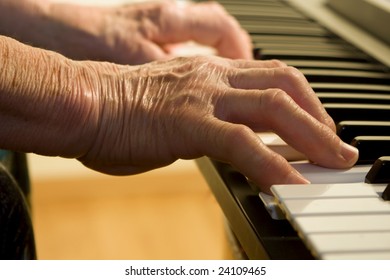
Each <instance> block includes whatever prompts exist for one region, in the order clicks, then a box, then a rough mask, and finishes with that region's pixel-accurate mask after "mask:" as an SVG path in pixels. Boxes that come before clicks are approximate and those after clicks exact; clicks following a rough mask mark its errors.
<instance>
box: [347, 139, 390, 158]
mask: <svg viewBox="0 0 390 280" xmlns="http://www.w3.org/2000/svg"><path fill="white" fill-rule="evenodd" d="M351 145H352V146H354V147H356V148H357V149H358V150H359V159H358V161H357V164H373V163H374V162H375V160H376V159H378V158H379V157H381V156H383V155H390V136H358V137H355V138H354V139H353V140H352V142H351Z"/></svg>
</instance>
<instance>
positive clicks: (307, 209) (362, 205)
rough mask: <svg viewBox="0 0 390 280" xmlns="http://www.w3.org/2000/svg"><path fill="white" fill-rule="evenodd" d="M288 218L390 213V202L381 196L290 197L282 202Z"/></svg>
mask: <svg viewBox="0 0 390 280" xmlns="http://www.w3.org/2000/svg"><path fill="white" fill-rule="evenodd" d="M281 206H282V209H284V211H285V213H286V216H287V218H291V219H294V218H295V217H298V216H313V215H334V214H339V215H351V214H390V204H389V203H387V202H385V201H383V200H382V199H381V198H379V197H365V198H338V199H337V198H335V199H334V198H330V199H290V200H284V201H282V203H281Z"/></svg>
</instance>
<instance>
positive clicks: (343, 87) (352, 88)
mask: <svg viewBox="0 0 390 280" xmlns="http://www.w3.org/2000/svg"><path fill="white" fill-rule="evenodd" d="M310 85H311V87H312V88H313V89H314V91H315V92H355V93H377V94H389V93H390V85H375V84H350V83H317V82H316V83H310Z"/></svg>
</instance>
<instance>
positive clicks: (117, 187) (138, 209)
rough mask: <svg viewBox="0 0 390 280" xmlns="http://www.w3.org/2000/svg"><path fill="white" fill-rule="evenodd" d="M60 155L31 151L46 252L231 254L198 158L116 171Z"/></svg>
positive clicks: (40, 243)
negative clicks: (131, 172)
mask: <svg viewBox="0 0 390 280" xmlns="http://www.w3.org/2000/svg"><path fill="white" fill-rule="evenodd" d="M56 160H57V159H46V158H45V159H44V160H42V159H41V158H38V159H36V158H32V159H31V158H29V163H30V170H31V177H32V187H33V192H32V204H33V223H34V227H35V234H36V244H37V251H38V258H39V259H93V260H96V259H223V258H226V256H227V255H226V250H225V249H226V242H225V234H224V221H223V216H222V214H221V211H220V209H219V206H218V205H217V203H216V201H215V199H214V197H213V196H212V194H211V193H210V192H209V190H208V187H207V185H206V183H205V181H204V180H203V178H202V176H201V175H200V173H199V171H198V170H197V169H196V167H195V165H194V164H193V163H190V165H188V164H189V163H185V164H186V165H187V167H186V168H181V166H180V164H181V163H178V164H176V165H173V166H171V167H168V168H164V169H161V170H157V171H153V172H149V173H145V174H142V175H137V176H129V177H112V176H107V175H101V174H98V173H96V172H92V171H91V172H90V171H86V168H84V167H83V166H81V165H80V166H77V167H74V166H73V165H72V167H71V168H68V167H69V164H68V163H69V161H67V163H66V164H65V165H68V167H67V166H65V167H61V165H62V164H63V163H62V162H60V164H58V162H57V161H58V160H57V161H56ZM72 164H73V162H72ZM52 168H55V169H56V170H57V171H53V170H52ZM58 170H60V171H58ZM56 172H57V173H58V174H57V173H56ZM79 172H81V173H79ZM86 173H87V175H85V174H86ZM42 174H44V175H42ZM52 174H54V175H52Z"/></svg>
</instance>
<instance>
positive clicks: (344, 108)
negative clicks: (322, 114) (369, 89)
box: [323, 103, 390, 123]
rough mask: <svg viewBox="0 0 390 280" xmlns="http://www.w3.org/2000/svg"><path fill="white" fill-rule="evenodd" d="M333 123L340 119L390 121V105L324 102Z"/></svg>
mask: <svg viewBox="0 0 390 280" xmlns="http://www.w3.org/2000/svg"><path fill="white" fill-rule="evenodd" d="M323 106H324V107H325V110H326V111H327V112H328V114H329V115H330V116H331V117H332V118H333V120H334V121H335V123H339V122H341V121H390V105H378V104H345V103H325V104H323Z"/></svg>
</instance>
